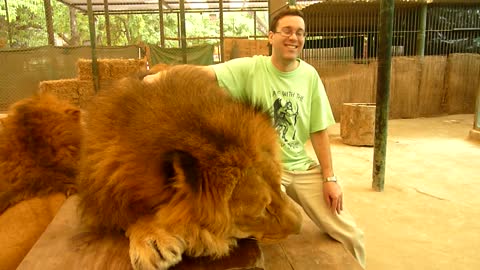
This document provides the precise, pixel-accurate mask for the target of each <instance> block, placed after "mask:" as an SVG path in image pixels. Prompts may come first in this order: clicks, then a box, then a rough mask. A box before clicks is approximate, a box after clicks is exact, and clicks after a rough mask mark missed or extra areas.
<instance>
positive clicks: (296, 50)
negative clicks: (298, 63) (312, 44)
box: [268, 16, 305, 61]
mask: <svg viewBox="0 0 480 270" xmlns="http://www.w3.org/2000/svg"><path fill="white" fill-rule="evenodd" d="M304 33H305V22H304V21H303V19H302V18H301V17H298V16H285V17H283V18H281V19H280V20H278V23H277V28H276V29H275V32H272V31H270V33H269V35H268V39H269V42H270V44H271V45H272V57H277V58H279V60H287V61H288V60H289V61H294V60H295V59H297V57H298V56H299V55H300V52H301V51H302V49H303V45H304V44H305V36H304ZM288 34H290V35H289V36H287V35H288Z"/></svg>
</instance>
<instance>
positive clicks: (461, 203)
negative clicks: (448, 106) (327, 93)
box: [330, 114, 480, 270]
mask: <svg viewBox="0 0 480 270" xmlns="http://www.w3.org/2000/svg"><path fill="white" fill-rule="evenodd" d="M473 118H474V116H473V114H462V115H450V116H442V117H435V118H418V119H399V120H390V121H389V123H388V125H389V128H388V141H387V157H386V176H385V190H384V191H383V192H376V191H374V190H373V189H372V188H371V185H372V160H373V147H357V146H348V145H346V144H344V143H342V140H341V137H340V125H339V124H337V125H335V126H333V127H332V128H330V134H331V143H332V155H333V163H334V169H335V172H336V174H337V175H338V176H339V177H340V178H341V180H342V185H343V187H344V194H345V201H346V207H347V208H348V209H349V211H350V212H351V213H352V214H353V216H354V217H355V219H356V221H357V223H358V225H359V226H360V227H361V228H362V229H363V231H364V232H365V237H366V248H367V269H369V270H385V269H388V270H397V269H398V270H405V269H408V270H414V269H419V270H420V269H421V270H428V269H432V270H433V269H435V270H443V269H445V270H446V269H462V270H468V269H472V270H474V269H480V256H479V255H478V252H479V251H478V250H479V249H480V142H474V141H471V140H469V139H468V134H469V132H470V130H471V129H472V126H473V121H474V120H473Z"/></svg>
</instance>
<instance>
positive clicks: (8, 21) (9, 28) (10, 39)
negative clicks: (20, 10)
mask: <svg viewBox="0 0 480 270" xmlns="http://www.w3.org/2000/svg"><path fill="white" fill-rule="evenodd" d="M5 15H6V19H7V28H8V44H9V45H10V48H12V28H11V26H10V16H9V15H8V2H7V0H5Z"/></svg>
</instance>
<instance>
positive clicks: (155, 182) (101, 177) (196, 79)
mask: <svg viewBox="0 0 480 270" xmlns="http://www.w3.org/2000/svg"><path fill="white" fill-rule="evenodd" d="M87 111H88V113H87V115H86V121H85V122H86V131H85V137H84V141H83V146H82V158H81V161H80V167H81V170H80V176H79V183H78V184H79V196H80V202H79V209H80V211H81V213H82V214H81V216H82V222H83V224H86V225H88V226H89V227H90V228H91V230H93V231H98V232H106V231H112V232H121V233H124V234H125V235H126V237H128V239H129V256H130V262H131V264H132V266H133V268H134V269H168V268H169V267H171V266H173V265H175V264H177V263H178V262H180V261H181V259H182V255H183V254H185V255H187V256H191V257H198V256H210V257H212V258H219V257H222V256H225V255H227V254H228V253H229V251H230V249H231V248H233V247H235V246H236V244H237V239H241V238H255V239H257V240H258V241H260V242H264V243H271V242H276V241H279V240H282V239H284V238H286V237H287V236H288V235H290V234H294V233H299V231H300V227H301V222H302V216H301V214H300V212H299V210H298V209H297V208H296V207H295V206H294V204H293V202H292V201H291V200H290V199H288V197H287V196H286V195H285V194H284V193H283V192H282V191H281V171H282V170H281V163H280V159H279V145H278V140H277V139H278V138H277V133H276V131H275V128H274V127H273V121H272V119H271V117H270V116H269V115H268V113H267V112H265V111H264V110H263V109H261V107H260V106H254V105H250V104H246V103H243V102H240V101H238V100H234V99H233V98H231V97H230V96H229V95H228V94H227V93H226V91H225V90H224V89H222V88H220V87H219V86H218V84H217V83H216V82H215V81H213V80H209V79H208V78H207V76H206V75H205V73H204V71H203V70H202V69H201V68H200V67H196V66H189V65H180V66H172V67H170V68H169V69H167V70H164V71H161V72H160V73H159V74H158V78H157V79H155V80H153V81H151V82H146V81H145V80H142V79H139V78H129V79H122V81H120V82H119V83H118V84H117V85H116V86H115V87H112V88H109V89H104V90H102V91H101V92H100V93H99V94H98V95H97V96H96V97H95V98H94V99H93V101H92V103H91V104H90V106H89V107H87Z"/></svg>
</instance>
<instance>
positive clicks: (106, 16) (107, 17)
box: [103, 0, 112, 46]
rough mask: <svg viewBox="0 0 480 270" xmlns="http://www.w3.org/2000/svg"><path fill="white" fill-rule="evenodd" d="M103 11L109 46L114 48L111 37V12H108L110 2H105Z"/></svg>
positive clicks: (105, 0) (104, 0)
mask: <svg viewBox="0 0 480 270" xmlns="http://www.w3.org/2000/svg"><path fill="white" fill-rule="evenodd" d="M103 10H104V11H105V31H106V32H107V45H108V46H112V38H111V35H110V13H109V12H110V11H109V10H108V0H103Z"/></svg>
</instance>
